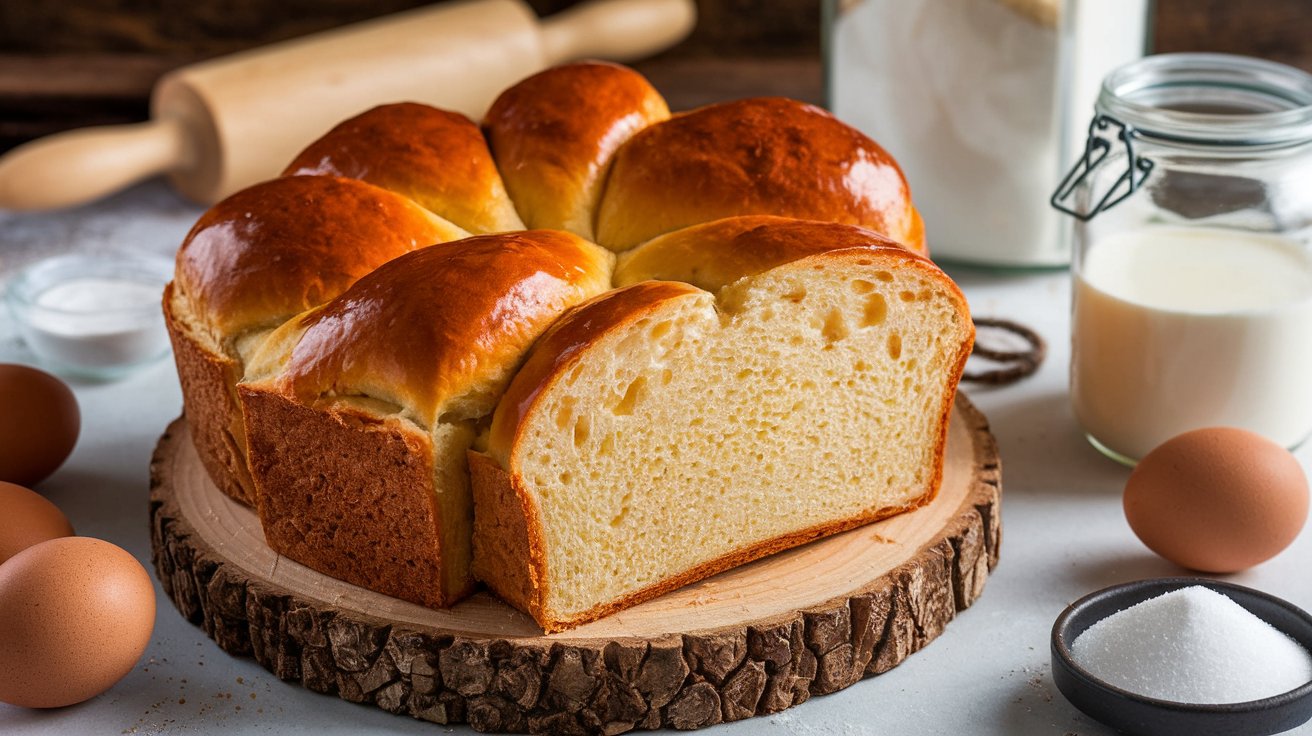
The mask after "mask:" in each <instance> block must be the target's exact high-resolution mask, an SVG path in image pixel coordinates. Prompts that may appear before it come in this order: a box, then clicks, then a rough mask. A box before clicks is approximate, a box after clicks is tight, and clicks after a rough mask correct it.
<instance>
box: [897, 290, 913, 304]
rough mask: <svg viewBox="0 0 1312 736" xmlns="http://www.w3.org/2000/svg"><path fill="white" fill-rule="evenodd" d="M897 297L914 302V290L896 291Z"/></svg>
mask: <svg viewBox="0 0 1312 736" xmlns="http://www.w3.org/2000/svg"><path fill="white" fill-rule="evenodd" d="M898 297H900V298H901V299H902V301H904V302H914V301H915V300H916V292H914V291H902V292H899V293H898Z"/></svg>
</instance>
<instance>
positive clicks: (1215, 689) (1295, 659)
mask: <svg viewBox="0 0 1312 736" xmlns="http://www.w3.org/2000/svg"><path fill="white" fill-rule="evenodd" d="M1071 656H1072V657H1073V658H1074V659H1075V661H1076V662H1078V663H1079V664H1080V666H1082V667H1084V668H1085V669H1086V670H1088V671H1089V672H1090V673H1092V674H1093V675H1095V676H1096V677H1098V678H1099V679H1101V680H1103V681H1105V682H1107V683H1108V684H1111V685H1115V686H1116V687H1119V688H1121V689H1123V690H1128V691H1130V692H1133V693H1138V694H1140V695H1146V696H1148V697H1151V698H1158V699H1161V700H1170V701H1174V702H1177V703H1193V704H1219V703H1242V702H1245V701H1249V700H1258V699H1260V698H1269V697H1271V696H1274V695H1279V694H1281V693H1284V692H1288V691H1290V690H1293V689H1294V688H1296V687H1299V686H1300V685H1303V684H1305V683H1307V682H1309V681H1312V655H1310V654H1309V653H1308V651H1307V650H1306V649H1304V648H1303V647H1302V646H1300V645H1299V644H1298V642H1295V641H1294V640H1293V639H1290V638H1289V637H1288V636H1286V635H1285V634H1283V633H1281V632H1280V631H1277V630H1276V629H1275V628H1274V627H1272V626H1271V625H1270V624H1268V623H1267V622H1265V621H1263V620H1262V619H1260V618H1258V617H1256V616H1254V615H1253V614H1251V613H1249V612H1248V611H1247V610H1246V609H1245V608H1244V607H1243V606H1240V605H1239V604H1237V603H1235V602H1234V601H1232V600H1230V599H1229V598H1228V597H1226V596H1225V595H1222V594H1221V593H1217V592H1216V591H1213V590H1211V589H1209V588H1204V587H1202V586H1197V585H1195V586H1192V587H1189V588H1181V589H1180V590H1176V591H1172V592H1170V593H1166V594H1165V595H1160V596H1157V597H1156V598H1151V599H1149V600H1146V601H1144V602H1142V603H1139V604H1138V605H1134V606H1131V607H1129V608H1127V609H1125V610H1123V611H1118V612H1116V613H1114V614H1112V615H1110V616H1108V617H1107V618H1105V619H1103V620H1101V621H1099V622H1097V623H1096V624H1094V625H1093V626H1090V627H1089V628H1088V629H1087V630H1086V631H1085V632H1084V633H1082V634H1080V635H1079V636H1078V637H1076V639H1075V641H1074V642H1072V644H1071Z"/></svg>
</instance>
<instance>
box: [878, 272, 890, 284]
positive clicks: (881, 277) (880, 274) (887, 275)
mask: <svg viewBox="0 0 1312 736" xmlns="http://www.w3.org/2000/svg"><path fill="white" fill-rule="evenodd" d="M875 278H877V279H879V280H880V281H883V282H884V283H888V282H890V281H892V280H893V274H891V273H889V272H888V271H875Z"/></svg>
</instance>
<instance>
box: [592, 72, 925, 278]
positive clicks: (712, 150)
mask: <svg viewBox="0 0 1312 736" xmlns="http://www.w3.org/2000/svg"><path fill="white" fill-rule="evenodd" d="M634 213H642V215H641V216H635V214H634ZM734 215H782V216H785V217H796V218H801V219H806V220H824V221H828V222H841V223H847V224H850V225H860V226H862V227H866V228H869V229H871V230H874V231H876V232H878V233H882V234H883V235H885V236H887V237H889V238H892V239H893V240H895V241H897V242H899V243H902V244H903V245H906V246H907V247H909V248H911V249H912V250H916V251H919V252H922V253H923V252H924V251H925V234H924V226H923V224H922V222H921V220H920V215H919V213H917V212H916V209H915V207H913V206H912V205H911V192H910V189H909V188H908V186H907V181H906V178H905V177H904V176H903V175H902V171H901V169H899V168H898V165H897V162H896V161H894V160H893V157H892V156H889V155H888V153H887V152H885V151H884V149H882V148H880V147H879V145H878V144H876V143H875V142H874V141H872V140H870V139H869V138H867V137H866V136H865V135H863V134H862V133H861V132H860V131H858V130H856V129H855V128H852V127H850V126H848V125H845V124H843V123H842V122H839V121H838V120H837V119H836V118H834V117H833V116H832V115H830V114H829V113H828V112H826V111H824V110H821V109H820V108H818V107H815V106H813V105H807V104H804V103H801V102H797V101H795V100H788V99H782V98H775V97H765V98H756V99H748V100H738V101H736V102H726V103H721V104H717V105H711V106H709V107H703V108H700V109H698V110H694V111H692V112H688V113H683V114H681V115H676V116H675V117H673V118H671V119H670V120H668V121H666V122H664V123H661V124H659V125H653V126H651V127H649V128H647V129H645V130H643V131H642V132H641V133H639V134H637V135H635V136H634V137H633V138H632V139H630V140H629V142H628V143H626V144H625V145H624V146H623V147H621V148H620V150H619V151H618V152H617V153H616V155H615V161H614V163H613V164H612V168H611V175H610V179H609V181H608V183H607V186H606V193H605V195H604V196H603V198H602V200H601V205H600V207H599V209H598V211H597V241H598V242H600V243H602V244H604V245H606V246H607V247H609V248H611V249H613V250H616V251H625V250H628V249H629V248H632V247H634V246H636V245H638V244H640V243H642V242H644V241H646V240H649V239H651V238H654V237H656V236H658V235H664V234H665V233H668V232H672V231H674V230H677V229H679V228H682V227H687V226H689V225H696V224H698V223H702V222H708V221H711V220H718V219H720V218H724V217H732V216H734Z"/></svg>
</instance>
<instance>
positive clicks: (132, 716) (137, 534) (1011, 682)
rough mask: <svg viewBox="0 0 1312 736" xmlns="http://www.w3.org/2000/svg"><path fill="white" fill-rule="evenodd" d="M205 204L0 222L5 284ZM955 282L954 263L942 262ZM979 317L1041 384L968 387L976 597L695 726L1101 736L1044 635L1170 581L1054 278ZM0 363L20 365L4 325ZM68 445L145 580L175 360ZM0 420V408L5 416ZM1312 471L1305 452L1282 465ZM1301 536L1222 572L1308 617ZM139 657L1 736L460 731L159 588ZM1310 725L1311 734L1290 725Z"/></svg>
mask: <svg viewBox="0 0 1312 736" xmlns="http://www.w3.org/2000/svg"><path fill="white" fill-rule="evenodd" d="M199 212H200V210H199V209H198V208H196V207H194V206H192V205H189V204H186V203H184V202H182V201H181V200H179V199H178V198H176V197H175V196H174V195H173V194H172V193H171V192H170V191H168V190H167V189H166V188H165V187H164V186H163V185H160V184H148V185H145V186H141V187H137V188H135V189H133V190H130V191H128V192H125V193H123V194H120V195H118V196H116V197H113V198H111V199H109V200H107V201H105V202H102V203H99V204H96V205H92V206H88V207H84V208H80V209H77V210H73V211H69V212H64V213H59V214H52V215H14V214H5V213H0V275H6V274H8V273H11V272H12V271H13V270H14V269H15V268H17V267H18V266H20V265H22V264H24V263H27V262H30V261H33V260H36V259H38V258H40V257H43V256H47V255H55V254H58V253H63V252H69V251H74V250H76V251H94V250H97V249H103V248H113V247H119V248H133V249H141V250H146V251H152V252H157V253H165V254H171V253H172V252H173V250H174V249H175V248H176V247H177V244H178V243H179V242H181V240H182V237H183V236H184V235H185V234H186V232H187V230H188V229H189V228H190V227H191V224H192V223H193V222H194V220H195V219H196V217H197V216H198V215H199ZM950 270H951V269H950ZM952 273H953V276H954V277H956V278H957V279H958V282H959V283H960V284H961V286H962V288H963V289H964V291H965V293H966V295H967V297H968V298H969V299H970V303H971V306H972V309H973V311H974V312H975V314H976V315H977V316H992V317H1005V318H1011V319H1015V320H1019V321H1021V322H1024V323H1026V324H1028V325H1030V326H1031V327H1033V328H1035V329H1036V330H1037V331H1038V332H1039V333H1040V334H1042V335H1043V336H1044V337H1045V338H1046V339H1047V340H1048V342H1049V351H1050V352H1049V356H1048V360H1047V363H1046V364H1045V365H1044V366H1043V368H1042V369H1041V370H1040V371H1039V373H1038V374H1037V375H1036V376H1034V377H1032V378H1030V379H1028V380H1026V381H1024V382H1022V383H1020V384H1017V385H1014V386H1011V387H1006V388H1000V389H979V388H970V387H967V388H966V391H967V392H968V393H969V394H970V396H971V398H972V400H974V401H975V403H976V404H977V405H978V406H979V407H980V408H981V409H982V410H983V411H984V413H985V414H986V415H987V416H988V417H989V420H990V422H991V424H992V426H993V431H994V433H995V434H996V435H997V438H998V442H999V445H1000V446H1001V452H1002V462H1003V515H1002V529H1003V544H1002V560H1001V562H1000V564H999V565H998V568H997V570H996V571H995V572H994V574H993V575H992V576H991V577H990V578H989V581H988V585H987V587H986V589H985V591H984V594H983V596H982V597H981V598H980V599H979V601H978V602H977V603H976V604H975V605H974V606H973V607H972V608H971V609H969V610H967V611H965V612H964V613H962V614H961V615H960V616H959V617H958V618H957V619H956V620H955V621H953V622H952V623H951V624H950V625H949V626H948V628H947V630H946V631H945V632H944V633H943V634H942V635H941V636H940V637H939V638H938V639H937V640H935V641H934V642H932V643H931V644H930V645H929V646H928V647H927V648H926V649H924V650H923V651H921V652H919V653H917V654H914V655H912V656H911V657H910V658H909V659H908V660H907V661H906V662H905V663H903V664H902V665H900V666H898V667H896V668H895V669H893V670H892V671H890V672H888V673H887V674H884V675H881V676H878V677H874V678H870V679H866V680H863V681H861V682H859V683H857V684H856V685H853V686H852V687H850V688H848V689H846V690H843V691H841V692H838V693H835V694H833V695H828V696H824V697H818V698H813V699H811V700H810V701H808V702H806V703H804V704H802V705H800V706H798V707H796V708H792V709H790V710H787V711H784V712H783V713H779V714H776V715H774V716H766V717H761V718H755V719H749V720H747V721H739V722H737V723H732V724H726V725H722V726H717V727H714V728H710V729H706V730H705V733H706V734H708V736H712V735H714V736H731V735H732V734H797V735H800V736H820V735H825V734H834V735H841V736H848V735H850V734H971V735H978V736H987V735H991V734H997V735H999V736H1002V735H1007V736H1028V735H1029V734H1036V735H1037V734H1053V735H1055V736H1072V735H1076V736H1100V735H1103V734H1111V733H1112V732H1111V731H1110V729H1107V728H1105V727H1103V726H1100V725H1099V724H1097V723H1095V722H1093V721H1092V720H1091V719H1090V718H1088V717H1086V716H1084V715H1083V714H1082V713H1080V712H1079V711H1077V710H1076V709H1075V708H1074V707H1073V706H1071V705H1070V704H1069V703H1067V702H1066V700H1065V699H1064V698H1063V697H1062V696H1061V694H1060V693H1058V692H1057V690H1056V687H1055V686H1054V685H1053V682H1052V677H1051V673H1050V667H1049V652H1048V635H1049V630H1050V629H1051V627H1052V623H1053V620H1054V619H1055V618H1056V617H1057V615H1058V614H1059V613H1060V612H1061V610H1062V609H1063V608H1064V607H1065V606H1066V605H1067V604H1068V603H1070V602H1072V601H1074V600H1075V599H1077V598H1079V597H1081V596H1083V595H1085V594H1086V593H1089V592H1092V591H1094V590H1096V589H1098V588H1102V587H1105V586H1107V585H1112V584H1115V583H1120V582H1126V581H1130V580H1137V579H1141V578H1146V577H1158V576H1168V575H1178V574H1183V571H1182V570H1180V569H1179V568H1177V567H1175V566H1174V565H1172V564H1170V563H1168V562H1165V561H1164V560H1162V559H1160V558H1158V557H1156V556H1154V555H1153V554H1152V553H1150V552H1149V551H1148V550H1147V549H1146V548H1144V547H1143V546H1142V545H1141V544H1140V543H1139V542H1138V540H1137V539H1135V537H1134V535H1133V534H1132V533H1131V532H1130V529H1129V527H1128V526H1127V525H1126V523H1125V519H1124V517H1123V515H1122V513H1121V489H1122V487H1123V485H1124V483H1125V479H1126V478H1127V477H1128V474H1129V471H1128V470H1127V469H1125V468H1123V467H1121V466H1119V465H1116V464H1115V463H1113V462H1111V461H1110V460H1106V459H1104V458H1103V457H1102V456H1101V455H1099V454H1098V453H1097V452H1096V451H1095V450H1094V449H1093V448H1092V447H1090V446H1089V445H1088V444H1087V443H1086V442H1085V440H1084V438H1083V435H1082V434H1081V432H1080V430H1079V428H1078V427H1077V425H1076V423H1075V420H1074V418H1073V417H1072V415H1071V411H1070V408H1069V406H1068V402H1067V394H1066V371H1067V359H1068V355H1069V345H1068V341H1069V335H1068V328H1069V307H1068V300H1069V294H1070V290H1069V284H1068V276H1067V274H1066V273H1065V272H1048V273H1035V274H992V273H986V272H980V271H967V270H961V269H955V270H952ZM0 361H7V362H24V363H31V362H33V358H32V355H31V354H30V353H29V352H27V350H26V349H25V348H24V347H23V346H22V345H21V344H20V343H19V342H18V340H17V338H16V337H15V336H14V334H13V326H12V324H11V322H10V318H9V316H8V314H5V315H4V317H3V318H0ZM72 385H73V388H74V391H75V392H76V394H77V397H78V401H79V402H80V404H81V408H82V435H81V438H80V439H79V441H78V445H77V448H76V450H75V451H74V453H73V455H72V457H71V458H70V459H69V460H68V462H67V463H65V465H64V466H63V467H62V468H61V469H60V470H59V471H58V472H57V473H55V475H53V476H52V477H51V478H49V479H48V480H46V481H45V482H44V483H42V484H40V486H39V487H38V490H39V491H41V492H42V493H44V494H45V495H46V496H47V497H48V498H50V499H51V500H52V501H54V502H55V503H56V504H58V505H59V506H60V508H62V509H63V510H64V512H65V513H66V514H68V516H69V518H70V519H71V520H72V522H73V525H74V527H75V528H76V529H77V531H78V532H79V533H80V534H84V535H87V536H93V537H100V538H103V539H107V540H109V541H111V542H114V543H115V544H118V545H120V546H122V547H124V548H126V549H127V550H128V551H130V552H131V553H132V554H134V555H136V556H137V558H138V559H140V560H141V562H142V563H143V564H144V565H146V566H147V569H149V570H151V572H152V576H153V572H154V568H153V567H152V566H151V564H150V539H149V532H148V524H147V506H146V496H147V489H148V468H147V466H148V463H149V460H150V455H151V451H152V450H153V448H154V446H155V441H156V440H157V438H158V437H159V435H160V433H161V432H162V431H163V430H164V427H165V426H166V425H167V424H168V422H169V421H170V420H172V419H173V418H174V417H176V416H177V415H178V414H179V413H180V411H181V405H182V404H181V395H180V392H179V388H178V382H177V377H176V375H175V373H174V370H173V365H172V362H171V360H168V359H165V360H162V361H160V362H158V363H155V364H153V365H151V366H149V367H147V368H145V369H143V370H141V371H139V372H137V373H135V374H133V375H131V376H129V377H128V378H126V379H125V380H121V381H118V382H113V383H99V384H93V383H78V382H73V383H72ZM2 411H3V409H2V408H0V412H2ZM1296 454H1297V456H1298V458H1299V459H1300V461H1301V462H1302V463H1303V465H1304V467H1305V468H1309V467H1312V446H1304V447H1303V448H1302V449H1301V450H1300V451H1299V452H1298V453H1296ZM1309 559H1312V531H1308V530H1304V532H1303V534H1302V535H1301V536H1300V537H1299V538H1298V540H1297V541H1295V543H1294V544H1293V546H1292V547H1290V548H1289V549H1288V550H1286V551H1285V552H1283V553H1282V554H1281V555H1279V556H1278V557H1276V558H1275V559H1273V560H1271V561H1270V562H1267V563H1266V564H1264V565H1261V566H1259V567H1257V568H1256V569H1254V570H1250V571H1248V572H1245V573H1242V574H1238V575H1231V576H1225V578H1224V579H1226V580H1230V581H1232V582H1236V583H1239V584H1241V585H1247V586H1251V587H1254V588H1258V589H1260V590H1263V591H1266V592H1268V593H1272V594H1275V595H1278V596H1281V597H1283V598H1286V599H1288V600H1289V601H1291V602H1292V603H1294V604H1295V605H1298V606H1300V607H1302V608H1304V609H1312V575H1309V574H1308V570H1307V560H1309ZM156 591H157V595H158V602H159V609H158V614H157V617H156V623H155V632H154V636H153V638H152V640H151V645H150V648H149V649H148V650H147V651H146V654H145V656H144V657H143V660H142V662H141V663H139V664H138V666H137V667H136V668H135V669H134V670H133V671H132V673H131V674H130V675H128V676H127V677H126V678H125V679H124V680H123V681H121V682H119V683H118V685H116V686H115V687H114V688H112V689H111V690H109V691H108V692H106V693H105V694H103V695H100V696H99V697H96V698H94V699H92V700H90V701H88V702H86V703H83V704H80V705H76V706H72V707H69V708H63V709H58V710H51V711H37V710H26V709H23V708H16V707H11V706H6V705H3V704H0V732H3V733H5V734H23V735H28V734H42V735H45V734H51V735H53V734H155V733H218V732H223V733H230V734H247V733H278V734H316V735H317V736H324V735H327V734H348V733H349V734H355V733H360V732H383V731H385V732H390V733H414V734H433V733H462V734H463V733H473V732H472V731H471V730H470V729H468V728H467V727H465V726H452V727H444V726H439V725H435V724H431V723H426V722H421V721H416V720H413V719H411V718H409V717H406V716H394V715H390V714H388V713H385V712H384V711H382V710H378V709H376V708H374V707H372V706H361V705H355V704H351V703H348V702H345V701H342V700H339V699H338V698H336V697H335V696H325V695H318V694H315V693H312V692H309V691H306V690H303V689H302V688H301V687H300V686H298V685H296V684H292V683H286V682H282V681H280V680H278V679H276V678H275V677H273V676H272V675H270V674H269V673H268V672H266V671H265V670H264V669H263V668H261V667H260V666H259V665H258V664H256V663H255V662H254V661H253V660H251V659H247V658H237V657H232V656H229V655H228V654H226V653H225V652H223V651H221V650H220V649H219V648H218V647H217V646H216V645H215V644H214V643H213V642H212V641H210V640H209V639H208V638H207V637H206V636H205V634H204V633H203V632H202V631H201V630H200V629H199V628H197V627H195V626H192V625H191V624H189V623H187V622H186V621H185V620H184V619H183V618H182V616H181V615H180V614H179V613H178V612H177V610H176V609H174V607H173V605H172V603H171V602H170V601H169V600H168V598H166V597H165V596H164V594H163V591H162V590H160V589H159V586H158V583H157V584H156ZM1300 730H1301V731H1303V732H1306V733H1312V725H1309V726H1305V727H1303V728H1302V729H1300Z"/></svg>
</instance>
